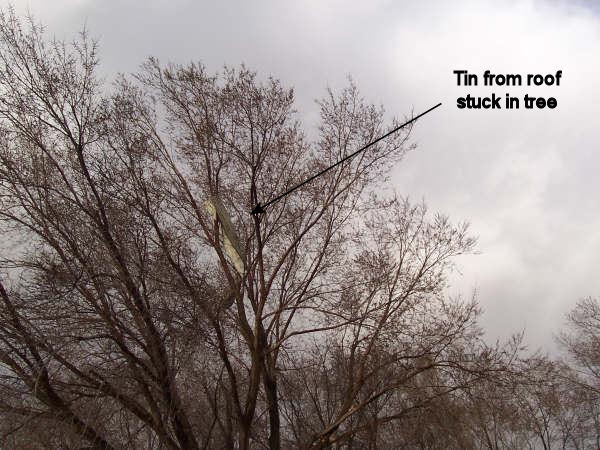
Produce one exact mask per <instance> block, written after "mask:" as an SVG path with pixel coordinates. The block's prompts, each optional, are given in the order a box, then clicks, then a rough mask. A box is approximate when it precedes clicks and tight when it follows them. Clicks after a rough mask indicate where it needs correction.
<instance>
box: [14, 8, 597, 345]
mask: <svg viewBox="0 0 600 450" xmlns="http://www.w3.org/2000/svg"><path fill="white" fill-rule="evenodd" d="M5 4H6V3H5ZM595 4H596V2H594V1H589V2H586V1H583V0H582V1H579V2H572V1H571V2H567V1H564V2H561V1H549V0H540V1H489V2H486V1H481V0H479V1H453V2H449V1H444V0H439V1H410V2H409V1H386V0H379V1H362V2H358V1H357V2H349V1H341V0H339V1H322V0H320V1H316V0H315V1H304V2H299V1H294V2H292V1H289V2H287V1H275V0H273V1H255V2H246V1H239V2H228V1H214V2H212V1H211V2H208V1H198V0H170V1H166V0H165V1H159V0H145V1H142V0H138V1H126V0H118V1H117V0H53V1H48V0H19V1H16V2H13V5H14V6H15V8H16V9H17V11H18V12H19V13H25V12H26V11H27V10H29V11H30V12H31V13H33V14H34V15H35V16H36V18H37V19H38V20H40V21H41V22H42V23H44V24H45V25H46V26H47V31H48V32H49V33H50V34H55V35H57V36H59V37H63V38H70V37H72V36H74V34H75V33H76V32H77V31H79V30H81V28H82V27H83V25H84V24H86V25H87V28H88V29H89V31H90V32H91V34H92V35H93V36H95V37H97V38H99V39H100V44H101V57H102V70H103V71H104V72H105V73H106V74H107V75H108V76H111V75H112V74H114V73H116V72H131V71H135V70H136V69H137V67H138V66H139V64H140V63H141V62H143V60H144V59H145V58H146V57H148V56H150V55H152V56H156V57H158V58H159V59H160V60H161V61H163V62H167V61H173V62H180V63H185V62H188V61H190V60H197V61H201V62H203V63H204V64H205V65H206V66H207V67H208V68H209V69H211V70H218V69H219V68H220V67H222V65H223V64H228V65H237V64H240V63H242V62H243V63H245V64H246V65H247V66H248V67H250V68H251V69H253V70H256V71H258V72H259V73H260V74H261V75H263V76H264V75H273V76H274V77H276V78H279V79H281V80H282V81H283V82H284V83H285V84H287V85H288V86H294V87H295V89H296V95H297V99H298V103H297V105H298V109H299V110H300V112H301V118H302V121H303V122H304V124H305V127H306V128H307V129H308V130H309V131H310V130H311V129H313V130H314V128H315V126H316V120H317V116H316V114H317V108H316V105H315V104H314V102H313V99H315V98H316V97H320V96H322V95H323V93H324V88H325V87H326V86H331V87H333V88H337V87H340V86H343V85H344V84H345V82H346V77H347V76H348V75H349V74H351V75H352V77H353V78H354V80H355V81H356V83H357V84H358V86H359V87H360V89H361V91H362V93H363V95H364V96H365V97H366V99H368V100H369V101H371V102H374V103H377V104H383V105H384V106H385V108H386V111H387V112H388V113H389V114H390V115H397V116H404V115H405V114H408V113H410V111H411V109H414V111H415V113H417V112H420V111H423V110H425V109H428V108H429V107H431V106H433V105H435V104H436V103H438V102H442V103H443V106H442V107H441V108H438V109H437V110H435V111H434V112H432V113H431V114H429V115H428V116H427V117H426V118H423V119H422V120H420V121H419V123H418V124H417V126H416V128H415V133H414V139H415V142H416V143H417V144H418V149H417V150H416V151H415V152H413V153H410V154H409V155H408V156H407V158H406V159H405V160H404V161H403V162H402V163H400V164H399V165H398V166H397V168H396V169H395V170H394V172H393V176H392V177H391V181H390V183H391V184H392V186H393V187H394V189H396V190H397V191H398V192H399V193H400V194H402V195H406V196H409V197H410V198H412V199H413V200H416V201H418V200H420V199H422V198H423V199H425V201H426V202H427V203H428V205H429V207H430V209H431V210H432V211H441V212H444V213H446V214H448V215H449V216H450V217H451V218H452V219H454V220H455V221H459V220H468V221H469V222H470V223H471V231H472V233H473V234H475V235H477V236H478V237H479V245H478V249H479V251H480V252H481V253H480V254H479V255H475V256H466V257H461V258H460V260H459V264H460V267H461V272H462V274H461V275H460V276H457V277H456V279H455V280H454V281H453V286H452V288H451V293H452V294H457V293H462V294H464V295H467V296H468V295H469V294H470V292H471V291H472V290H473V289H477V292H478V298H479V301H480V304H481V305H482V306H483V308H484V310H485V313H484V317H483V320H482V324H483V326H484V327H485V329H486V331H487V335H488V337H489V339H491V340H493V339H497V338H500V339H502V338H506V337H507V336H508V335H509V334H510V333H512V332H517V331H519V330H522V329H525V332H526V340H527V342H528V343H529V344H530V346H531V347H532V348H537V347H541V348H543V349H545V350H548V351H553V349H554V348H555V345H554V343H553V333H555V332H557V331H558V330H559V329H560V327H561V326H562V324H563V323H564V315H565V313H566V312H567V311H568V310H569V309H570V308H572V307H573V305H574V304H575V302H576V301H577V299H579V298H581V297H584V296H595V295H600V274H599V267H598V262H599V260H600V255H599V254H598V250H600V208H599V206H600V205H599V203H600V201H599V195H598V194H599V193H600V177H599V176H598V168H599V164H600V155H598V150H599V148H598V142H600V124H599V120H598V119H599V117H600V114H599V113H600V106H599V104H600V85H599V83H598V81H599V80H600V58H599V57H600V8H598V7H597V6H595ZM456 69H462V70H468V71H469V72H471V73H475V74H477V75H479V81H480V86H478V87H477V88H475V87H462V86H457V85H456V76H455V75H454V74H453V71H454V70H456ZM484 70H491V71H492V72H494V73H498V74H500V73H518V74H523V75H526V74H528V73H541V74H544V75H546V74H555V73H556V71H557V70H562V71H563V75H562V78H561V83H560V86H540V87H535V86H533V87H527V86H522V87H520V88H519V87H516V88H515V87H510V88H507V87H489V86H488V87H486V86H483V80H482V74H483V72H484ZM492 92H495V93H496V94H497V95H500V96H502V97H504V95H505V93H507V92H509V93H511V95H514V96H517V97H523V95H524V94H526V93H528V94H530V95H533V96H542V97H555V98H556V99H557V101H558V106H557V107H556V108H555V109H554V110H548V109H546V110H538V109H532V110H527V109H524V106H523V104H521V109H519V110H505V109H502V110H459V109H457V107H456V98H457V97H460V96H463V95H466V94H468V93H472V94H475V95H490V94H491V93H492ZM521 103H523V102H522V101H521Z"/></svg>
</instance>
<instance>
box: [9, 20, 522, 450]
mask: <svg viewBox="0 0 600 450" xmlns="http://www.w3.org/2000/svg"><path fill="white" fill-rule="evenodd" d="M97 65H98V59H97V49H96V45H95V43H94V42H93V41H91V40H90V39H89V38H88V36H87V35H86V34H85V33H83V34H82V35H81V37H80V39H79V40H77V41H76V42H74V43H73V44H66V43H64V42H59V41H56V40H54V41H49V42H48V41H45V40H44V36H43V33H42V29H41V27H40V26H38V25H36V24H35V23H34V22H33V21H30V22H29V23H28V24H27V26H26V28H25V29H24V28H23V25H22V23H21V22H20V21H19V20H18V19H17V18H16V17H15V15H14V13H13V12H12V11H9V12H7V13H2V14H1V15H0V89H1V91H2V93H1V94H2V95H1V96H0V224H1V226H2V227H3V229H2V232H3V233H4V235H5V236H7V237H8V236H10V237H12V238H13V239H18V240H19V245H16V246H14V247H13V249H12V250H11V251H10V252H6V253H5V254H4V257H3V259H2V266H3V268H4V276H3V279H2V281H1V283H0V304H1V307H0V362H1V364H2V371H1V373H0V389H1V390H2V394H3V395H2V397H1V400H0V410H1V411H2V412H3V418H4V419H5V420H4V422H3V425H2V432H3V433H4V439H5V441H6V442H9V443H13V444H15V445H25V444H23V442H26V441H27V440H28V439H29V440H30V441H29V442H30V444H28V445H31V446H35V445H38V446H42V445H46V446H48V447H55V448H56V447H59V446H67V447H77V446H83V445H87V446H92V447H93V448H124V447H127V448H131V447H134V448H174V449H177V448H181V449H183V448H185V449H194V448H200V447H202V448H219V447H222V448H223V447H224V448H241V449H247V448H250V447H256V448H258V447H268V448H272V449H276V448H280V447H281V446H282V444H283V443H285V446H286V447H287V446H296V447H314V448H319V447H328V446H332V445H341V444H342V443H346V445H354V446H355V447H362V446H363V444H365V443H366V444H365V445H368V446H370V447H372V448H375V447H378V446H381V445H384V446H386V445H388V444H389V442H392V441H390V440H386V439H387V438H386V436H388V437H390V436H391V435H393V433H392V431H391V428H390V426H391V425H390V424H394V423H400V422H401V421H403V420H405V418H407V417H409V416H410V415H411V414H414V413H415V412H416V411H419V410H421V409H424V408H427V407H432V405H435V404H436V402H441V401H442V399H444V398H446V399H447V398H449V397H448V396H451V395H454V394H453V393H458V392H461V391H464V390H465V389H467V388H468V387H470V386H474V385H476V384H477V383H479V382H481V381H482V380H484V379H485V378H486V377H488V376H491V375H490V374H492V373H494V372H496V371H501V370H504V369H505V368H506V367H507V365H510V363H511V361H512V360H513V359H514V357H515V352H513V351H512V350H511V349H510V348H509V349H504V348H490V347H487V346H486V345H485V344H484V343H483V342H482V340H481V330H480V329H479V328H478V326H477V323H476V319H477V315H478V308H477V305H476V302H475V301H474V300H472V301H461V300H458V299H449V298H447V296H445V294H444V290H445V287H446V276H447V274H448V273H449V271H451V270H452V258H453V257H454V256H456V255H460V254H463V253H468V252H470V251H472V249H473V246H474V240H473V239H472V238H471V237H469V235H468V233H467V227H466V225H458V226H455V225H452V224H451V223H450V222H449V220H448V219H447V218H445V217H442V216H439V215H437V216H434V217H430V216H429V215H428V214H427V213H426V209H425V207H424V206H423V205H416V206H414V205H411V204H410V203H409V202H408V201H407V200H404V199H400V198H397V197H395V196H389V195H387V196H384V197H383V198H382V195H384V194H383V192H384V191H383V190H382V185H381V182H383V181H384V180H385V179H386V176H387V174H388V173H389V170H390V168H391V167H392V166H393V164H394V163H396V162H398V161H399V160H401V159H402V157H403V156H404V155H405V154H406V152H407V151H408V150H410V149H411V148H412V146H411V145H410V144H409V141H408V138H409V135H410V127H408V129H406V130H405V131H402V132H399V133H397V134H395V135H393V136H391V137H390V138H389V139H387V140H386V141H385V142H380V143H378V144H377V145H375V146H373V147H372V148H370V149H369V151H366V152H363V153H361V154H360V155H359V156H357V157H355V158H353V159H351V160H349V161H347V162H345V163H344V164H341V165H340V166H338V167H337V168H336V169H335V170H332V171H330V172H328V173H326V174H325V175H323V176H321V177H319V178H317V179H315V180H314V181H312V182H311V183H309V184H306V185H304V186H303V187H302V188H301V189H298V190H297V191H296V192H294V194H293V195H289V196H286V197H284V198H283V199H281V200H280V201H279V202H277V203H275V204H274V205H272V207H270V209H269V210H268V213H267V214H264V215H255V216H251V215H250V214H249V211H250V209H251V208H252V207H253V206H254V205H255V204H256V203H257V202H258V201H259V200H265V199H269V198H273V197H274V196H275V195H276V194H278V193H280V192H284V191H286V190H288V189H289V188H290V187H292V186H294V185H296V184H297V183H298V182H300V181H302V180H303V179H305V178H307V177H308V176H310V175H312V174H313V173H315V172H317V171H319V170H321V169H323V168H325V167H327V166H328V165H330V164H332V163H333V162H336V161H338V160H339V159H341V158H343V157H345V156H346V155H348V154H350V153H351V152H352V151H354V150H355V149H356V148H358V147H360V146H362V145H364V144H366V143H367V142H369V141H371V140H373V139H374V138H375V137H377V136H378V135H380V134H383V133H384V132H385V131H386V130H388V129H391V128H392V127H394V126H397V121H396V120H393V121H392V122H391V123H390V125H389V126H385V125H384V113H383V110H382V109H381V108H376V107H374V106H371V105H368V104H365V102H364V101H363V100H362V98H361V97H360V95H359V93H358V90H357V88H356V87H355V86H354V85H353V84H352V83H351V84H350V86H349V87H348V88H346V89H344V90H343V91H342V92H341V93H339V94H334V93H333V92H331V91H328V93H327V96H326V97H325V98H324V99H323V100H321V101H320V102H319V107H320V113H321V124H320V125H319V136H318V138H317V139H316V140H315V141H314V142H309V141H308V140H307V139H306V138H305V136H304V134H303V132H302V130H301V127H300V123H299V122H298V121H297V119H296V118H295V113H294V110H293V100H294V96H293V92H292V91H291V90H289V89H285V88H284V87H283V86H282V85H281V84H280V82H278V81H276V80H274V79H268V80H266V81H262V82H261V81H259V80H258V79H257V77H256V75H255V74H254V73H252V72H250V71H248V70H247V69H245V68H243V67H242V68H241V69H225V70H224V71H223V73H221V74H217V75H211V74H208V73H207V72H206V70H205V69H204V68H203V66H201V65H200V64H189V65H187V66H173V65H169V66H166V67H165V66H162V65H161V64H160V63H159V62H158V61H157V60H155V59H150V60H148V61H147V62H146V63H145V64H144V66H143V67H142V69H141V71H140V72H139V73H138V74H136V75H135V76H133V77H125V76H121V77H119V78H118V79H117V80H116V81H115V83H114V84H113V85H112V88H111V89H108V88H107V87H106V86H104V85H103V84H102V83H100V82H99V80H98V79H97V77H96V75H95V70H96V67H97ZM207 201H208V202H209V204H208V206H209V208H207ZM215 211H216V212H217V214H214V213H215ZM49 426H52V427H61V430H63V432H62V435H63V436H66V437H64V438H61V439H62V441H60V442H59V440H58V439H59V438H57V437H56V436H54V437H52V436H47V435H45V434H44V433H41V434H39V435H32V434H31V431H32V430H36V429H45V428H48V427H49ZM393 437H394V436H391V438H393ZM36 439H37V441H36ZM352 442H354V444H352ZM457 442H458V441H457ZM348 443H350V444H348ZM457 445H459V444H457Z"/></svg>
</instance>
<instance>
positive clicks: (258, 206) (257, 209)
mask: <svg viewBox="0 0 600 450" xmlns="http://www.w3.org/2000/svg"><path fill="white" fill-rule="evenodd" d="M438 106H441V103H438V104H437V105H435V106H434V107H432V108H429V109H428V110H427V111H425V112H422V113H421V114H419V115H418V116H415V117H413V118H412V119H410V120H409V121H408V122H405V123H403V124H402V125H399V126H397V127H396V128H394V129H393V130H392V131H390V132H388V133H386V134H384V135H383V136H379V137H378V138H377V139H375V140H374V141H372V142H369V143H368V144H367V145H365V146H364V147H362V148H359V149H358V150H356V151H355V152H354V153H352V154H351V155H348V156H346V157H345V158H344V159H340V160H339V161H338V162H336V163H335V164H333V165H331V166H329V167H328V168H327V169H324V170H321V171H320V172H319V173H317V174H316V175H313V176H312V177H310V178H308V179H306V180H304V181H303V182H302V183H300V184H298V185H297V186H294V187H293V188H291V189H289V190H288V191H286V192H284V193H283V194H280V195H278V196H277V197H275V198H274V199H273V200H269V201H268V202H267V203H265V204H264V205H261V204H260V203H257V204H256V206H255V207H254V209H253V210H252V213H251V214H262V213H264V212H265V208H266V207H267V206H269V205H272V204H273V203H275V202H276V201H277V200H280V199H282V198H283V197H285V196H286V195H288V194H289V193H291V192H294V191H295V190H296V189H298V188H299V187H302V186H304V185H305V184H306V183H308V182H310V181H312V180H314V179H315V178H317V177H318V176H320V175H323V174H324V173H325V172H327V171H328V170H330V169H333V168H334V167H335V166H338V165H340V164H341V163H343V162H344V161H346V160H348V159H350V158H352V157H354V156H356V155H358V154H359V153H360V152H362V151H365V150H366V149H368V148H369V147H370V146H371V145H374V144H377V143H378V142H379V141H381V140H382V139H385V138H386V137H388V136H390V135H392V134H394V133H395V132H396V131H398V130H399V129H400V128H402V127H405V126H406V125H408V124H409V123H412V122H414V121H415V120H417V119H418V118H419V117H422V116H424V115H425V114H427V113H428V112H430V111H433V110H434V109H435V108H437V107H438Z"/></svg>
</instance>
